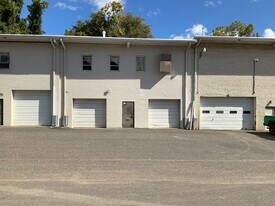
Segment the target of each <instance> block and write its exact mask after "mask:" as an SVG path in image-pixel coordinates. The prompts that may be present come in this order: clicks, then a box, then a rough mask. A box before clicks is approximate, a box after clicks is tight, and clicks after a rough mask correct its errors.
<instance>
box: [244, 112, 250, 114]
mask: <svg viewBox="0 0 275 206" xmlns="http://www.w3.org/2000/svg"><path fill="white" fill-rule="evenodd" d="M243 113H244V114H251V112H250V111H243Z"/></svg>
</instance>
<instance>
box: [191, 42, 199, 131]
mask: <svg viewBox="0 0 275 206" xmlns="http://www.w3.org/2000/svg"><path fill="white" fill-rule="evenodd" d="M200 43H201V39H199V41H198V43H197V44H196V46H195V50H194V83H193V99H192V100H193V103H192V112H191V121H190V130H191V129H192V128H193V123H194V118H195V115H194V114H195V108H194V107H195V99H196V94H198V86H199V85H198V47H199V45H200Z"/></svg>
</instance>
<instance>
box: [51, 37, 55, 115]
mask: <svg viewBox="0 0 275 206" xmlns="http://www.w3.org/2000/svg"><path fill="white" fill-rule="evenodd" d="M50 41H51V45H52V48H53V56H52V107H53V108H52V115H53V116H54V115H56V91H55V90H56V88H55V73H56V47H55V44H56V42H55V40H53V39H50Z"/></svg>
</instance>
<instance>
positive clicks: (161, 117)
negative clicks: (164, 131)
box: [148, 100, 180, 128]
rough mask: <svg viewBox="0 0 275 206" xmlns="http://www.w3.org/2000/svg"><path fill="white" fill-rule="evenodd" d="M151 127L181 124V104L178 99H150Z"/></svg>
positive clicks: (171, 126) (177, 125) (172, 126)
mask: <svg viewBox="0 0 275 206" xmlns="http://www.w3.org/2000/svg"><path fill="white" fill-rule="evenodd" d="M148 117H149V127H150V128H178V127H179V126H180V104H179V101H178V100H150V101H149V112H148Z"/></svg>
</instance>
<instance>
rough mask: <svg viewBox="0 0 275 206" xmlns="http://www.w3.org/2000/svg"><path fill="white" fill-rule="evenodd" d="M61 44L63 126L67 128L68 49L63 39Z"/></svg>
mask: <svg viewBox="0 0 275 206" xmlns="http://www.w3.org/2000/svg"><path fill="white" fill-rule="evenodd" d="M60 43H61V45H62V47H63V91H62V93H63V117H62V126H63V127H66V126H67V112H66V110H67V109H66V93H67V82H66V81H67V49H66V46H65V44H64V42H63V39H60Z"/></svg>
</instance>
